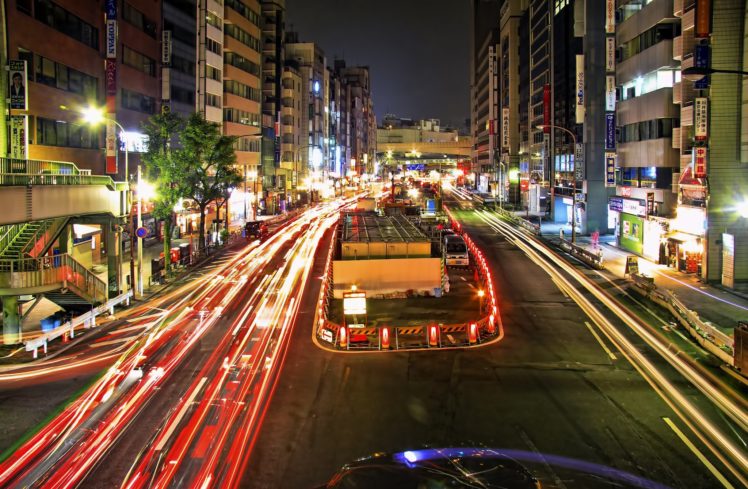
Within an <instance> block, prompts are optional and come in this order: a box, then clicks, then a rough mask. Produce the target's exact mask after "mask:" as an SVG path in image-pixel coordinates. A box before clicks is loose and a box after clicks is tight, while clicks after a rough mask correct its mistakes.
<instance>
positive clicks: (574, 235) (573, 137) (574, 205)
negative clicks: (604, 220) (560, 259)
mask: <svg viewBox="0 0 748 489" xmlns="http://www.w3.org/2000/svg"><path fill="white" fill-rule="evenodd" d="M536 127H537V128H538V129H540V130H541V131H542V130H543V129H545V128H546V127H550V128H552V129H558V130H560V131H564V132H565V133H566V134H568V135H569V136H571V140H572V143H573V145H574V146H573V147H572V151H574V150H575V148H576V147H577V136H576V134H574V133H573V132H571V131H570V130H568V129H566V128H565V127H561V126H557V125H555V124H540V125H539V126H536ZM576 166H577V161H576V159H575V160H574V168H572V178H571V181H572V183H573V187H572V188H573V193H572V196H571V243H572V244H574V243H576V242H577V172H576Z"/></svg>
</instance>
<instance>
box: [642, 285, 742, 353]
mask: <svg viewBox="0 0 748 489" xmlns="http://www.w3.org/2000/svg"><path fill="white" fill-rule="evenodd" d="M629 278H630V280H631V282H632V284H633V285H634V287H633V289H634V290H635V291H636V292H638V293H640V294H641V295H643V296H644V297H646V298H648V299H650V300H651V301H653V302H654V303H656V304H658V305H660V306H662V307H664V308H665V309H667V310H668V311H670V313H671V314H672V315H673V317H675V318H676V319H677V320H678V322H679V323H680V324H681V325H682V326H683V327H684V328H685V329H686V331H688V334H689V335H691V337H692V338H693V339H695V340H696V342H697V343H698V344H699V345H701V347H702V348H704V349H705V350H707V351H708V352H710V353H712V354H713V355H714V356H716V357H717V358H719V359H720V360H721V361H723V362H724V363H726V364H727V365H730V366H734V364H735V361H734V358H733V347H734V339H733V338H732V337H730V336H728V335H726V334H725V333H723V332H722V331H720V330H718V329H717V328H715V327H714V326H712V325H711V324H708V323H705V322H704V321H702V320H701V318H699V315H698V314H697V313H696V312H694V311H692V310H690V309H688V307H686V306H685V305H684V304H683V303H682V302H681V301H680V300H679V299H678V298H677V297H676V296H675V294H674V293H673V292H672V291H670V290H660V289H659V288H658V287H657V285H655V283H654V280H653V279H652V278H651V277H647V276H645V275H640V274H632V275H630V276H629Z"/></svg>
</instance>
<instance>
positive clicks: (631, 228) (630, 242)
mask: <svg viewBox="0 0 748 489" xmlns="http://www.w3.org/2000/svg"><path fill="white" fill-rule="evenodd" d="M643 247H644V224H643V223H642V219H641V217H637V216H632V215H631V214H626V213H625V212H624V213H622V214H621V248H624V249H626V250H629V251H632V252H634V253H637V254H639V255H641V254H642V251H643Z"/></svg>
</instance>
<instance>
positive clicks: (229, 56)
mask: <svg viewBox="0 0 748 489" xmlns="http://www.w3.org/2000/svg"><path fill="white" fill-rule="evenodd" d="M223 59H224V61H225V62H226V63H228V64H230V65H231V66H235V67H237V68H239V69H240V70H242V71H246V72H247V73H249V74H250V75H255V76H260V65H258V64H257V63H255V62H253V61H250V60H248V59H247V58H245V57H244V56H240V55H238V54H236V53H226V55H225V56H224V58H223Z"/></svg>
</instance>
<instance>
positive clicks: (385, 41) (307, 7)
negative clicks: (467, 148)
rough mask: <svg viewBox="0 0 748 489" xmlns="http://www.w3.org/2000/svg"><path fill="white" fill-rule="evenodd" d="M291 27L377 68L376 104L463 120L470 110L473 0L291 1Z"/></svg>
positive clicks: (417, 115)
mask: <svg viewBox="0 0 748 489" xmlns="http://www.w3.org/2000/svg"><path fill="white" fill-rule="evenodd" d="M286 12H287V19H286V28H287V29H288V30H291V29H293V30H295V31H297V32H298V33H299V40H300V41H302V42H312V41H313V42H316V43H318V44H319V45H320V46H321V47H322V49H323V50H324V52H325V55H326V56H327V62H328V65H331V64H332V62H333V59H334V58H335V57H336V56H337V57H340V58H344V59H345V60H346V63H347V64H348V65H349V66H350V65H368V66H369V67H370V69H371V77H372V92H373V95H374V111H375V113H376V114H377V120H378V121H381V119H382V117H383V116H384V114H386V113H394V114H397V115H399V116H402V117H411V118H414V119H421V118H431V117H435V118H438V119H441V121H442V125H445V124H447V123H451V124H452V125H457V126H458V127H461V126H462V125H463V124H464V120H465V119H466V118H467V117H469V116H470V104H469V94H470V89H469V83H470V81H469V80H470V79H469V71H468V67H469V64H470V60H469V43H470V32H469V31H470V20H469V14H470V2H469V0H286Z"/></svg>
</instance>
